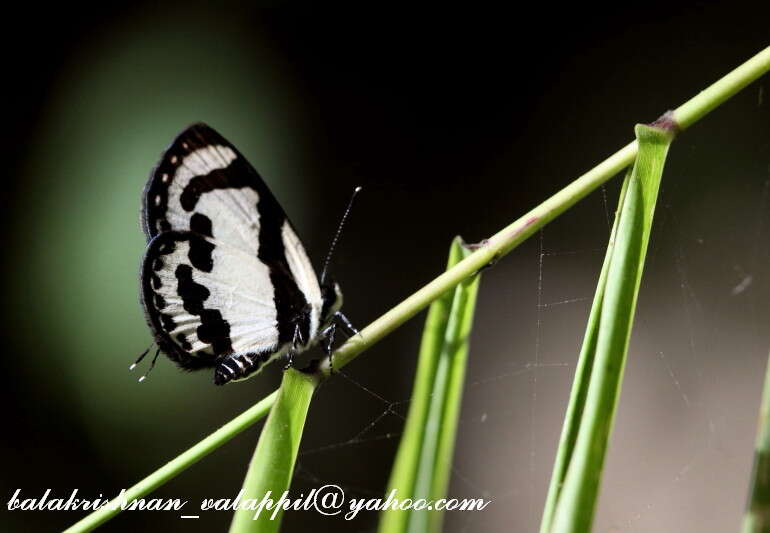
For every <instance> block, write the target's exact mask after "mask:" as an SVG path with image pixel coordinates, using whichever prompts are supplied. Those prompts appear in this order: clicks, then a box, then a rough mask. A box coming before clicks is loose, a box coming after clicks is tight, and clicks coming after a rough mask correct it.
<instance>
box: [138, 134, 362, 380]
mask: <svg viewBox="0 0 770 533" xmlns="http://www.w3.org/2000/svg"><path fill="white" fill-rule="evenodd" d="M357 190H358V189H357ZM348 209H349V206H348ZM345 214H346V215H347V212H346V213H345ZM343 222H344V217H343ZM142 227H143V229H144V232H145V233H146V235H147V240H148V245H147V251H146V252H145V256H144V260H143V263H142V274H141V296H142V304H143V306H144V309H145V314H146V317H147V322H148V324H149V325H150V328H151V329H152V332H153V335H154V337H155V342H156V343H157V345H158V349H159V350H162V351H163V352H164V353H166V354H167V355H168V357H169V358H170V359H171V360H173V361H174V362H176V363H177V364H178V365H179V366H180V367H182V368H183V369H185V370H199V369H204V368H213V369H214V383H215V384H217V385H223V384H225V383H228V382H230V381H238V380H242V379H245V378H248V377H250V376H252V375H254V374H256V373H257V372H259V370H261V369H262V368H263V367H264V366H265V365H266V364H267V363H269V362H270V361H271V360H273V359H275V358H277V357H279V356H281V355H287V356H288V357H289V362H290V364H291V357H292V356H293V355H295V354H297V353H300V352H302V351H304V350H306V349H307V348H309V347H311V346H312V345H314V344H316V343H319V342H320V343H321V345H322V347H323V348H324V350H325V351H326V352H327V353H329V352H330V350H331V344H332V342H333V340H334V333H335V330H336V327H337V325H338V324H339V325H341V326H342V327H343V328H345V330H346V331H347V332H350V333H351V334H352V333H357V332H356V330H355V329H354V328H353V327H352V326H351V325H350V323H349V322H348V320H347V319H346V318H345V317H344V315H342V314H341V313H340V312H339V310H340V307H341V305H342V293H341V292H340V288H339V285H338V284H337V283H335V282H333V281H331V280H328V279H325V277H326V276H325V272H326V265H325V266H324V271H323V273H322V275H321V277H320V279H319V277H318V276H317V275H316V271H315V270H314V268H313V265H312V264H311V263H310V260H309V259H308V257H307V254H306V253H305V249H304V247H303V246H302V242H301V241H300V240H299V238H298V237H297V234H296V232H295V231H294V228H293V226H292V225H291V223H290V222H289V219H288V218H287V216H286V213H284V211H283V209H282V208H281V206H280V204H279V203H278V202H277V201H276V199H275V197H274V196H273V195H272V193H271V192H270V190H269V189H268V188H267V186H266V185H265V183H264V182H263V181H262V178H261V177H260V176H259V174H258V173H257V171H256V170H254V168H253V167H252V166H251V165H250V164H249V163H248V161H246V159H245V158H244V157H243V156H242V155H241V154H240V153H239V152H238V150H236V149H235V147H234V146H233V145H232V144H230V143H229V142H228V141H226V140H225V139H224V138H223V137H222V136H221V135H220V134H219V133H217V132H216V131H214V130H213V129H212V128H210V127H209V126H207V125H205V124H195V125H193V126H190V127H189V128H187V129H186V130H184V131H183V132H182V133H181V134H180V135H179V136H178V137H177V138H176V139H175V140H174V142H173V143H172V144H171V146H170V147H169V148H168V150H166V152H165V153H164V154H163V156H162V158H161V160H160V163H159V164H158V166H157V167H156V168H155V169H154V170H153V172H152V174H151V175H150V179H149V181H148V182H147V186H146V187H145V190H144V202H143V208H142ZM340 228H341V225H340ZM335 241H336V237H335ZM327 264H328V258H327ZM146 353H147V352H145V353H144V354H142V357H144V355H146ZM155 356H156V357H157V352H156V354H155ZM142 357H140V358H139V360H141V359H142ZM138 362H139V361H137V363H138ZM153 364H154V361H153ZM135 365H136V363H135V364H134V365H132V367H131V368H133V367H134V366H135ZM145 375H146V374H145ZM143 378H144V376H143ZM143 378H142V379H143Z"/></svg>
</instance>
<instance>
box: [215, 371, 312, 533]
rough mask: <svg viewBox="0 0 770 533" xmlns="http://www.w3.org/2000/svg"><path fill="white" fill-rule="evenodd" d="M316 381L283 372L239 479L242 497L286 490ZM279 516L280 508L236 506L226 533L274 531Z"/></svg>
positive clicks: (274, 495)
mask: <svg viewBox="0 0 770 533" xmlns="http://www.w3.org/2000/svg"><path fill="white" fill-rule="evenodd" d="M317 384H318V380H317V379H316V376H315V375H310V374H305V373H303V372H300V371H297V370H294V369H293V368H290V369H288V370H287V371H286V372H284V374H283V381H282V382H281V387H280V388H279V389H278V398H277V399H276V400H275V404H274V405H273V408H272V409H270V414H269V415H268V417H267V422H265V427H264V428H263V429H262V433H261V434H260V436H259V442H258V443H257V449H256V450H255V451H254V456H253V457H252V459H251V463H250V464H249V470H248V472H247V473H246V479H245V480H244V482H243V493H244V498H246V499H254V500H261V499H262V498H263V497H265V498H270V499H272V500H273V501H275V502H278V501H279V500H280V498H281V497H282V495H283V493H284V492H285V491H287V490H289V485H290V484H291V478H292V476H293V474H294V463H295V462H296V460H297V451H298V450H299V443H300V440H302V432H303V430H304V427H305V418H306V417H307V410H308V408H309V407H310V399H311V398H312V396H313V391H315V388H316V385H317ZM274 513H275V514H274ZM282 516H283V508H281V507H278V508H277V509H275V510H270V511H263V512H261V513H256V512H255V511H254V510H249V509H243V508H238V509H237V510H236V511H235V515H234V516H233V522H232V524H231V525H230V533H275V532H277V531H278V530H279V528H280V526H281V517H282Z"/></svg>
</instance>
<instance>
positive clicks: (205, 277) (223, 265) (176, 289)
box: [153, 239, 278, 356]
mask: <svg viewBox="0 0 770 533" xmlns="http://www.w3.org/2000/svg"><path fill="white" fill-rule="evenodd" d="M206 240H207V241H208V242H210V243H212V244H214V245H215V246H214V249H213V252H212V259H213V268H212V270H211V272H204V271H201V270H199V269H196V268H192V270H191V272H192V281H193V282H195V283H196V284H198V285H199V286H200V287H203V288H205V291H206V292H207V293H208V296H207V297H206V298H205V299H204V300H203V302H202V304H203V308H204V309H206V310H216V311H218V312H219V313H221V318H222V319H224V320H225V321H226V322H227V323H228V324H229V326H230V331H229V337H230V342H231V345H232V350H233V351H234V352H236V353H237V352H245V351H250V352H255V351H256V352H261V351H271V350H274V349H275V348H276V347H277V345H278V330H277V327H276V310H275V305H274V303H273V292H272V285H271V284H270V282H269V279H270V273H269V269H268V267H267V266H266V265H264V264H263V263H262V262H260V261H259V260H258V259H257V258H256V257H252V256H251V255H249V254H247V253H245V252H242V251H240V250H238V249H236V248H232V247H230V246H226V245H223V244H222V243H221V242H217V241H215V240H212V239H206ZM189 255H190V243H189V242H187V241H179V242H177V243H176V247H175V249H174V251H173V252H171V253H169V254H165V255H163V256H161V257H162V260H163V262H164V268H162V269H161V270H159V271H157V272H156V275H157V276H158V277H159V278H160V286H159V287H157V288H153V290H154V292H155V293H156V294H158V295H160V296H161V297H162V300H163V301H164V302H165V305H164V306H163V307H162V308H160V309H159V311H160V312H161V313H163V314H164V315H167V316H169V317H170V318H171V320H173V324H174V326H175V327H174V329H172V330H167V333H168V335H169V336H170V337H171V338H172V339H173V340H174V342H176V343H177V344H179V345H180V347H182V348H183V349H185V351H187V352H190V353H191V354H193V355H195V354H196V353H201V352H202V353H201V355H203V354H206V355H208V356H211V355H214V350H213V349H212V345H211V344H210V343H208V342H204V341H202V340H201V339H200V338H199V335H198V328H199V327H200V326H201V324H202V319H201V316H200V315H198V314H194V313H191V312H190V310H189V309H190V305H191V304H190V299H189V297H188V293H189V288H187V289H186V288H185V287H183V286H182V282H180V280H179V279H178V276H177V274H176V271H177V267H178V266H179V265H188V266H189V265H190V264H191V261H190V258H189ZM199 290H200V289H199ZM186 300H187V301H186ZM180 335H183V336H184V341H186V343H187V345H185V344H184V342H182V340H181V339H180Z"/></svg>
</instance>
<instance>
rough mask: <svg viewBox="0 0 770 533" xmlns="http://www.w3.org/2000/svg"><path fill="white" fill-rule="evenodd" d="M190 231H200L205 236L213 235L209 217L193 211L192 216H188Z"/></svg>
mask: <svg viewBox="0 0 770 533" xmlns="http://www.w3.org/2000/svg"><path fill="white" fill-rule="evenodd" d="M190 231H194V232H195V233H200V234H201V235H205V236H206V237H213V236H214V235H213V233H212V232H211V219H210V218H209V217H207V216H206V215H202V214H201V213H194V214H193V216H192V217H190Z"/></svg>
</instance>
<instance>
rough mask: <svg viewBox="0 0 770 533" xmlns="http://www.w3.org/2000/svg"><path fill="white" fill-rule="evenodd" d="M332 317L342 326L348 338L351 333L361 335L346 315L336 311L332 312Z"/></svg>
mask: <svg viewBox="0 0 770 533" xmlns="http://www.w3.org/2000/svg"><path fill="white" fill-rule="evenodd" d="M334 318H336V319H337V320H338V321H339V323H340V325H341V326H342V330H343V331H344V332H345V334H346V335H347V336H348V338H350V337H352V336H353V335H359V336H360V335H361V333H359V331H358V330H357V329H356V328H354V327H353V324H351V323H350V320H348V317H346V316H345V315H343V314H342V313H341V312H339V311H337V312H336V313H334Z"/></svg>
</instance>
